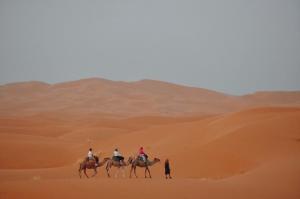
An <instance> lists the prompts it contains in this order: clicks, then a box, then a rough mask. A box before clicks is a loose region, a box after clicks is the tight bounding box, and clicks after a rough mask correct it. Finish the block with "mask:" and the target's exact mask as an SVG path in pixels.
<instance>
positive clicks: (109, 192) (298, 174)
mask: <svg viewBox="0 0 300 199" xmlns="http://www.w3.org/2000/svg"><path fill="white" fill-rule="evenodd" d="M94 81H96V80H93V81H91V80H90V81H89V86H91V85H93V84H94V83H95V82H94ZM96 82H98V81H96ZM81 83H82V82H81ZM90 84H91V85H90ZM97 84H98V83H97ZM114 84H115V83H113V85H114ZM156 84H158V85H156V86H153V82H150V83H149V82H148V81H146V82H142V86H141V83H135V84H133V85H134V87H135V89H138V88H139V87H142V88H143V89H144V88H147V89H150V90H152V91H153V92H156V91H160V90H161V89H162V88H164V89H165V90H164V92H166V91H168V92H169V94H170V95H171V93H176V92H177V91H178V92H187V94H190V96H192V94H191V93H193V92H195V91H194V88H189V89H188V90H187V91H186V90H185V89H183V88H181V87H177V86H173V85H167V87H166V85H165V84H163V85H161V84H162V83H156ZM107 85H109V88H110V89H111V88H112V87H111V83H110V82H108V83H107V84H105V86H107ZM145 85H146V87H145ZM22 86H23V85H22ZM27 86H28V85H27ZM74 86H76V84H75V83H69V84H67V85H65V84H63V85H56V86H52V87H51V89H52V90H53V89H54V91H51V92H52V93H51V92H50V91H49V90H47V92H46V93H45V94H43V95H40V94H38V93H41V92H42V91H43V90H44V89H49V85H39V86H36V85H35V87H34V88H35V91H36V90H38V93H35V92H33V93H35V94H32V93H29V92H27V91H26V92H24V93H22V89H23V87H21V88H20V86H19V85H18V86H17V87H13V89H12V88H7V87H1V89H2V90H1V89H0V91H1V92H0V94H1V93H2V95H3V96H5V99H4V98H2V99H1V100H2V101H1V100H0V101H1V106H0V163H1V164H0V198H1V199H5V198H41V197H42V198H86V197H89V198H101V197H105V198H156V199H160V198H180V199H182V198H243V199H244V198H272V199H274V198H278V199H279V198H280V199H281V198H295V199H299V198H300V189H299V188H300V108H299V106H298V105H297V104H298V103H299V102H298V101H297V100H294V99H295V95H297V96H298V95H299V94H298V93H296V94H295V93H292V94H289V93H288V94H286V93H284V95H285V97H282V96H281V94H280V93H276V94H272V93H271V94H270V93H267V94H265V93H260V94H258V95H255V96H254V95H252V96H250V98H251V100H252V98H255V100H256V99H259V103H257V106H255V107H253V104H254V102H251V103H252V105H251V106H249V96H244V97H241V99H238V101H239V104H238V106H237V105H234V104H232V102H229V101H230V100H232V97H229V98H228V97H224V96H223V98H222V100H223V102H224V103H223V105H222V107H221V110H220V111H219V112H218V113H217V107H216V106H214V108H213V109H211V110H209V105H207V107H206V108H205V109H203V110H206V114H200V113H199V114H186V113H184V112H182V114H179V113H180V111H182V110H184V109H185V107H179V108H178V109H174V107H178V106H177V104H176V103H177V102H176V103H175V104H173V102H169V105H167V104H166V107H165V109H164V110H166V111H165V112H163V114H158V113H159V112H155V111H156V110H161V109H160V108H161V107H155V106H154V105H153V106H149V103H150V102H149V101H144V99H143V97H142V95H141V96H139V95H138V94H136V93H135V94H134V95H133V94H132V95H133V96H129V97H132V98H134V99H138V97H139V98H140V99H141V101H138V102H137V101H135V103H137V104H139V105H140V106H139V107H145V109H143V110H139V111H138V115H135V114H128V117H124V113H126V111H128V110H132V107H131V105H130V103H129V101H130V100H129V101H128V102H127V103H126V104H125V105H124V104H123V105H122V104H121V105H120V104H119V105H120V110H119V111H116V114H115V115H113V114H112V113H113V111H115V110H112V109H113V107H112V106H109V107H108V109H107V110H109V111H108V112H106V113H102V112H97V113H96V112H91V110H94V108H95V107H92V108H91V109H90V111H86V110H85V112H84V111H82V104H80V103H78V104H76V103H75V104H72V107H71V108H69V109H68V108H67V107H68V100H70V101H72V100H73V101H76V100H79V99H77V98H76V96H75V94H74V95H73V94H72V92H71V93H69V94H68V95H69V96H64V97H63V98H61V99H68V100H67V101H64V100H63V101H59V100H56V101H55V99H56V97H55V96H57V92H58V91H57V90H59V92H61V93H66V88H70V87H74ZM105 86H104V87H103V88H102V89H104V90H105V88H106V87H105ZM157 86H158V87H157ZM10 87H11V86H10ZM25 87H26V86H25ZM53 87H54V88H53ZM57 87H58V88H57ZM125 87H126V88H127V87H128V88H127V89H128V92H129V91H130V88H131V87H130V86H128V85H127V84H126V85H125ZM16 88H17V89H16ZM159 88H160V89H159ZM170 88H171V90H168V89H170ZM31 89H32V88H31ZM143 89H142V90H143ZM172 89H173V91H172ZM83 91H84V89H83ZM171 91H172V92H171ZM20 92H21V93H20ZM132 92H133V91H132ZM168 92H167V93H168ZM197 92H198V90H197V91H196V93H195V94H194V97H195V99H196V98H198V97H199V95H200V94H197ZM202 92H204V91H202ZM3 93H4V94H3ZM49 93H50V94H49ZM46 94H47V96H44V95H46ZM85 94H86V93H85ZM125 94H128V93H125ZM13 95H14V96H16V95H19V97H16V98H13V97H12V96H13ZM26 95H28V96H26ZM172 95H173V94H172ZM205 95H206V96H208V95H209V96H211V97H216V98H219V97H220V94H216V93H211V92H209V91H205ZM270 95H271V96H272V97H271V98H274V99H275V102H273V103H271V106H262V105H264V104H263V102H262V101H264V100H265V101H268V100H269V99H270ZM51 96H52V97H51ZM87 96H88V95H87ZM157 96H159V95H157ZM49 97H51V100H50V101H49V106H44V105H43V104H41V103H42V101H44V99H46V98H49ZM97 97H99V96H97ZM100 97H101V96H100ZM102 97H103V96H102ZM118 97H119V96H118ZM118 97H117V98H118ZM160 97H161V96H160ZM160 97H157V98H159V100H164V99H160ZM167 97H169V96H167ZM57 98H58V97H57ZM244 98H247V99H244ZM13 99H14V101H13ZM32 99H34V100H33V101H32ZM84 99H85V98H82V99H81V100H79V102H81V101H82V100H84ZM88 99H90V98H88ZM88 99H86V100H88ZM110 100H116V99H110ZM176 100H179V102H180V100H181V99H178V98H176V96H175V101H176ZM228 100H229V101H228ZM234 100H236V99H234ZM73 101H72V102H73ZM191 101H193V100H192V97H191ZM244 102H245V103H246V102H247V104H248V105H247V106H244V105H243V103H244ZM287 102H290V103H287ZM35 103H36V104H37V105H36V106H35ZM51 103H52V104H51ZM87 103H88V104H91V106H94V105H93V101H88V102H87ZM144 103H145V104H144ZM151 103H152V102H151ZM195 103H196V104H195ZM201 103H204V105H203V106H205V102H202V101H201V100H199V101H195V100H194V101H193V102H190V105H185V106H190V107H189V108H190V110H194V109H193V106H197V107H198V106H199V105H200V104H201ZM230 103H231V104H232V105H230V106H229V104H230ZM280 103H281V105H280V106H279V105H278V106H275V105H276V104H280ZM128 104H129V105H130V106H129V105H128ZM137 104H134V105H133V107H135V106H137ZM154 104H155V103H154ZM17 105H18V106H17ZM51 106H52V109H51V110H52V111H51V110H50V108H51ZM95 106H96V105H95ZM97 106H98V105H97ZM49 107H50V108H49ZM53 107H55V108H57V107H60V108H61V109H60V111H57V110H55V109H54V108H53ZM232 107H234V109H232V110H233V111H227V110H228V109H231V108H232ZM98 108H99V107H98ZM100 108H101V107H100ZM102 108H105V107H102ZM180 108H182V110H181V109H180ZM18 109H19V112H18V111H17V110H18ZM48 109H49V110H48ZM121 109H122V110H121ZM140 109H142V108H140ZM198 109H199V110H200V109H201V107H200V108H199V107H198ZM62 110H66V111H62ZM70 110H72V111H73V112H72V111H70ZM145 110H146V111H145ZM154 112H155V113H156V114H150V113H154ZM166 113H167V114H166ZM173 113H174V114H175V113H176V114H175V115H176V116H170V115H172V114H173ZM207 113H209V114H207ZM178 115H180V116H178ZM90 146H91V147H92V148H93V149H94V151H95V153H97V154H100V159H103V158H104V157H111V155H112V152H113V150H114V148H116V147H118V148H119V149H120V151H121V153H122V154H123V155H124V156H125V159H126V160H127V158H128V157H129V156H135V155H136V153H137V151H138V149H139V147H140V146H144V148H145V151H146V152H147V153H148V155H149V156H150V159H151V160H152V159H153V158H154V157H157V158H159V159H160V160H161V162H160V163H157V164H155V165H153V166H152V167H151V168H150V170H151V174H152V179H149V178H147V179H145V178H144V170H143V169H142V168H138V170H137V174H138V178H135V177H133V178H129V173H130V166H128V167H126V168H125V169H124V170H119V169H117V168H112V170H111V174H112V177H111V178H108V177H107V175H106V170H105V166H103V167H100V168H98V174H97V175H96V176H95V177H93V178H89V179H87V178H86V177H83V178H81V179H80V178H79V173H78V167H79V163H80V162H81V161H82V160H83V158H84V157H85V156H86V154H87V151H88V148H89V147H90ZM166 158H169V159H170V163H171V173H172V176H173V179H171V180H166V179H165V178H164V160H165V159H166ZM92 174H93V171H92V170H89V171H88V175H89V176H91V175H92Z"/></svg>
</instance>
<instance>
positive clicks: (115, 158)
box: [111, 156, 120, 162]
mask: <svg viewBox="0 0 300 199" xmlns="http://www.w3.org/2000/svg"><path fill="white" fill-rule="evenodd" d="M111 159H112V160H113V161H116V162H120V159H119V158H118V157H117V156H113V157H112V158H111Z"/></svg>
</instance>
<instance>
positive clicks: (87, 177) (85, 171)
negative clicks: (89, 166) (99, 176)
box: [83, 168, 89, 178]
mask: <svg viewBox="0 0 300 199" xmlns="http://www.w3.org/2000/svg"><path fill="white" fill-rule="evenodd" d="M83 172H84V174H85V176H86V177H87V178H89V176H88V175H87V173H86V168H85V169H84V170H83Z"/></svg>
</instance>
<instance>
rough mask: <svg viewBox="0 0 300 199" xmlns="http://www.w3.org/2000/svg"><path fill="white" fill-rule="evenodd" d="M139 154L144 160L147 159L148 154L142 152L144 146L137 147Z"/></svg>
mask: <svg viewBox="0 0 300 199" xmlns="http://www.w3.org/2000/svg"><path fill="white" fill-rule="evenodd" d="M139 156H140V157H141V158H142V159H143V160H144V162H146V161H147V159H148V156H147V154H146V153H145V152H144V148H143V147H141V148H140V149H139Z"/></svg>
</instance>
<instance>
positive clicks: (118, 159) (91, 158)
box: [79, 147, 160, 178]
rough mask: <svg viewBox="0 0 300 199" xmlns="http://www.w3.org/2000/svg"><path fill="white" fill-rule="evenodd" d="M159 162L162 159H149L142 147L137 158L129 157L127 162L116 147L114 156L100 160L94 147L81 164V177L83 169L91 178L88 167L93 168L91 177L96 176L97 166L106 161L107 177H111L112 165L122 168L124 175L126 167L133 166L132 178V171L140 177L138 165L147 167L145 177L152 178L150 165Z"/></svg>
mask: <svg viewBox="0 0 300 199" xmlns="http://www.w3.org/2000/svg"><path fill="white" fill-rule="evenodd" d="M158 162H160V159H158V158H154V159H153V160H149V159H148V156H147V155H146V154H145V153H144V152H143V148H142V147H141V148H140V150H139V155H138V157H135V158H133V157H129V158H128V160H127V161H126V162H125V161H124V157H123V156H122V155H121V154H120V153H119V152H118V149H115V151H114V153H113V157H112V158H108V157H107V158H104V159H103V160H102V161H99V157H98V156H97V155H93V152H92V149H91V148H90V150H89V152H88V157H86V158H85V159H84V160H83V161H82V162H81V163H80V164H79V177H80V178H81V177H82V171H83V173H84V175H85V176H86V177H87V178H89V176H88V175H87V173H86V170H87V169H93V170H94V174H93V175H92V176H91V177H93V176H95V175H96V174H97V168H98V167H101V166H103V165H105V163H106V167H105V168H106V173H107V177H111V175H110V169H111V168H112V167H116V168H118V171H120V170H122V171H123V177H125V175H124V169H125V167H127V166H131V169H130V175H129V177H130V178H131V176H132V172H133V173H134V175H135V177H136V178H137V177H138V176H137V174H136V168H137V167H142V168H145V178H147V177H149V178H152V176H151V172H150V169H149V167H151V166H153V165H154V164H156V163H158ZM147 174H148V175H147Z"/></svg>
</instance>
